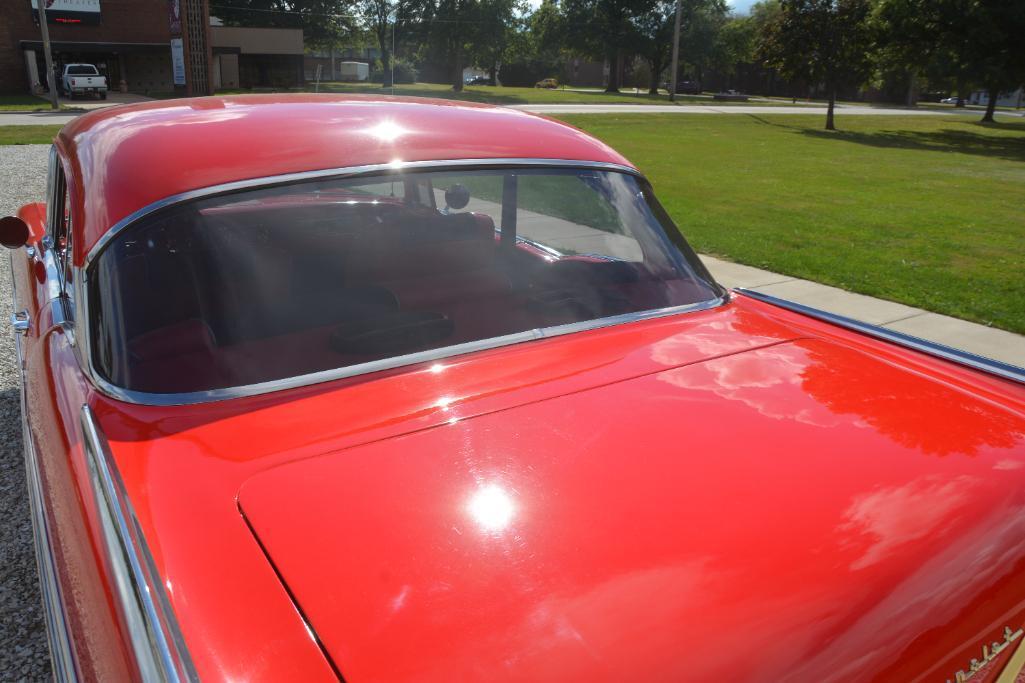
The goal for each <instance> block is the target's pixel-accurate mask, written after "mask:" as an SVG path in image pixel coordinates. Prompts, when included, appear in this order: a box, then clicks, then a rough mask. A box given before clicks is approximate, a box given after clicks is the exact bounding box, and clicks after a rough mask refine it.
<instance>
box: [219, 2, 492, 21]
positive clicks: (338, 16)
mask: <svg viewBox="0 0 1025 683" xmlns="http://www.w3.org/2000/svg"><path fill="white" fill-rule="evenodd" d="M210 9H211V10H214V9H221V10H229V11H232V12H264V13H268V14H288V15H294V16H299V17H302V16H311V17H330V18H332V19H359V20H365V19H366V17H364V16H361V15H358V14H331V13H328V12H296V11H294V10H283V9H263V8H261V7H231V6H228V5H210ZM407 21H411V20H408V19H407ZM417 23H422V24H490V23H491V22H489V21H475V20H472V19H422V20H420V21H419V22H417Z"/></svg>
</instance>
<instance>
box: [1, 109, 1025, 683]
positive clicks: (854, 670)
mask: <svg viewBox="0 0 1025 683" xmlns="http://www.w3.org/2000/svg"><path fill="white" fill-rule="evenodd" d="M50 159H51V160H50V176H49V177H50V183H49V195H48V197H47V201H46V203H45V204H44V203H38V204H30V205H28V206H25V207H23V208H22V209H21V210H20V212H19V215H18V216H17V217H9V218H6V219H4V220H3V221H2V222H0V236H2V238H3V239H2V241H3V243H4V244H5V245H7V246H9V247H11V248H18V247H22V246H24V248H21V249H18V251H16V252H15V253H14V254H13V268H14V281H15V283H16V288H17V305H16V310H18V311H19V313H17V314H16V316H15V320H14V326H15V329H16V330H17V331H18V332H19V333H20V334H19V335H17V338H18V352H19V356H20V358H21V369H22V373H23V385H22V386H23V392H24V393H23V397H24V411H23V414H24V418H25V445H26V457H27V462H28V468H27V470H28V478H29V490H30V497H31V500H32V512H33V522H34V525H35V533H36V542H37V549H38V558H39V569H40V578H41V584H42V592H43V595H44V602H45V614H46V621H47V626H48V632H49V639H50V647H51V652H52V655H53V666H54V670H55V673H56V675H57V678H58V679H59V680H76V679H82V680H104V681H113V680H130V679H136V680H147V681H149V680H154V681H156V680H169V681H184V680H198V679H203V680H207V681H220V680H224V681H231V680H247V681H284V680H289V681H292V680H296V681H319V680H336V679H342V678H344V680H346V681H349V682H350V683H352V682H357V681H469V680H476V681H826V680H830V681H833V680H836V681H913V680H914V681H917V680H921V681H944V680H950V681H955V680H956V681H961V680H966V679H969V678H971V679H972V680H973V681H996V680H999V681H1007V680H1013V679H1014V677H1015V676H1016V675H1017V674H1018V672H1019V671H1020V670H1021V668H1022V663H1023V660H1025V648H1022V647H1019V646H1020V645H1021V643H1022V641H1023V638H1022V634H1023V631H1022V627H1023V625H1025V386H1023V385H1022V383H1023V378H1025V374H1023V372H1022V371H1021V370H1020V369H1018V368H1014V367H1011V366H1007V365H1002V364H999V363H996V362H993V361H989V360H986V359H982V358H978V357H975V356H971V355H968V354H965V353H962V352H959V351H955V350H952V349H948V348H945V347H938V346H934V345H931V344H928V343H926V342H922V341H920V340H915V339H913V338H909V337H905V336H901V335H898V334H896V333H893V332H890V331H887V330H883V329H879V328H875V327H872V326H869V325H864V324H860V323H857V322H854V321H851V320H847V319H844V318H838V317H836V316H832V315H829V314H827V313H823V312H821V311H817V310H814V309H809V308H806V307H803V306H798V305H796V304H792V303H788V302H786V301H782V300H779V299H773V298H771V297H767V296H765V295H761V294H756V293H753V292H727V291H725V290H724V289H723V288H722V287H720V286H719V285H717V284H716V283H715V282H714V281H713V279H712V278H711V277H710V276H709V274H708V272H707V271H706V270H705V268H704V267H703V266H702V264H701V262H700V260H699V259H698V258H697V257H696V256H695V254H694V252H692V251H691V249H690V248H689V247H688V246H687V244H686V243H685V242H684V241H683V238H682V237H681V236H680V232H679V231H678V230H677V228H676V226H674V225H673V223H672V222H671V221H670V219H669V218H668V216H667V215H666V213H665V211H664V210H663V209H662V208H661V206H660V205H659V203H658V202H657V200H656V199H655V197H654V196H653V194H652V190H651V186H650V185H649V184H648V183H647V181H645V179H644V178H643V176H642V175H641V174H640V173H639V172H638V171H637V170H636V169H635V168H634V167H633V166H632V165H631V164H630V163H629V162H628V161H627V160H626V159H624V158H623V157H622V156H620V155H619V154H617V153H616V152H615V151H613V150H612V149H610V148H609V147H607V146H606V145H604V144H603V143H601V142H599V141H597V140H595V139H593V138H591V137H589V136H588V135H586V134H584V133H582V132H580V131H579V130H576V129H574V128H572V127H570V126H567V125H564V124H562V123H559V122H556V121H550V120H547V119H544V118H540V117H537V116H533V115H530V114H526V113H523V112H518V111H510V110H506V109H500V108H492V107H486V106H476V105H467V104H453V103H447V102H433V101H425V100H405V99H401V98H395V99H390V98H382V97H375V98H356V97H344V98H343V97H333V96H281V97H279V96H267V97H262V96H249V97H247V96H240V97H227V98H211V99H193V100H174V101H163V102H150V103H146V104H141V105H133V106H124V107H116V108H112V109H107V110H103V111H99V112H94V113H90V114H86V115H84V116H81V117H79V118H77V119H76V120H75V121H74V122H72V123H70V124H68V125H67V126H65V128H64V129H63V130H62V131H61V133H60V134H59V136H58V137H57V139H56V140H55V142H54V146H53V151H52V155H51V158H50Z"/></svg>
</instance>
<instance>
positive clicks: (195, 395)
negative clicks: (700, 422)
mask: <svg viewBox="0 0 1025 683" xmlns="http://www.w3.org/2000/svg"><path fill="white" fill-rule="evenodd" d="M727 301H729V296H728V295H726V296H722V297H719V298H716V299H710V300H708V301H702V302H699V303H696V304H688V305H686V306H671V307H669V308H657V309H653V310H650V311H640V312H637V313H625V314H623V315H616V316H611V317H608V318H598V319H596V320H585V321H583V322H578V323H569V324H566V325H556V326H553V327H542V328H535V329H532V330H526V331H524V332H517V333H515V334H509V335H505V336H502V337H492V338H491V339H481V340H479V341H473V342H467V343H465V344H456V345H454V346H445V347H442V348H440V349H431V350H429V351H420V352H418V353H410V354H406V355H404V356H395V357H394V358H383V359H381V360H376V361H371V362H369V363H360V364H358V365H350V366H347V367H343V368H336V369H333V370H324V371H322V372H314V373H311V374H308V375H299V376H297V377H288V378H284V379H279V380H273V381H270V382H261V383H259V384H248V385H245V386H240V387H227V388H224V389H211V390H209V391H193V392H187V393H180V394H154V393H148V392H141V391H131V390H128V389H123V388H121V387H118V386H115V385H113V384H111V383H110V382H108V381H106V380H105V379H103V378H102V377H99V376H98V375H94V376H93V378H92V379H93V382H94V383H95V384H96V387H97V388H98V389H99V390H100V391H101V392H102V393H104V394H106V395H107V396H110V397H111V398H115V399H117V400H119V401H126V402H128V403H136V404H139V405H149V406H177V405H189V404H194V403H209V402H211V401H224V400H227V399H232V398H240V397H243V396H255V395H257V394H267V393H270V392H273V391H281V390H283V389H294V388H297V387H304V386H309V385H311V384H320V383H322V382H330V381H333V380H337V379H345V378H347V377H355V376H357V375H366V374H369V373H372V372H380V371H382V370H391V369H394V368H401V367H405V366H407V365H415V364H417V363H425V362H428V361H435V360H441V359H443V358H450V357H452V356H459V355H463V354H466V353H474V352H476V351H484V350H487V349H496V348H499V347H502V346H510V345H512V344H521V343H523V342H528V341H533V340H537V339H548V338H551V337H559V336H562V335H564V334H572V333H574V332H582V331H584V330H596V329H599V328H602V327H611V326H613V325H623V324H626V323H632V322H637V321H639V320H650V319H652V318H662V317H665V316H670V315H677V314H679V313H690V312H695V311H704V310H707V309H710V308H716V307H718V306H722V305H723V304H725V303H726V302H727Z"/></svg>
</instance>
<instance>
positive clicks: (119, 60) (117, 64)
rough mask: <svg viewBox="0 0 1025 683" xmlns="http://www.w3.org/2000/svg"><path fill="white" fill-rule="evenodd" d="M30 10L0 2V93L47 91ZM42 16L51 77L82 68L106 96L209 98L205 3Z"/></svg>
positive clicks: (144, 4)
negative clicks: (91, 71) (100, 78)
mask: <svg viewBox="0 0 1025 683" xmlns="http://www.w3.org/2000/svg"><path fill="white" fill-rule="evenodd" d="M35 7H36V0H0V92H5V93H19V92H22V93H23V92H30V91H32V90H33V89H35V88H38V87H39V86H41V85H44V84H45V83H46V77H45V74H46V66H45V60H44V56H43V49H42V47H43V44H42V36H41V33H40V27H39V23H38V18H37V16H36V10H35ZM46 12H47V25H48V27H49V33H50V44H51V52H52V54H53V61H54V67H55V69H56V70H58V72H59V71H61V70H62V68H63V65H64V64H70V63H76V62H85V63H88V64H94V65H96V67H97V68H98V69H99V71H100V73H102V74H103V75H105V76H106V77H107V82H108V83H109V85H110V87H111V89H112V90H117V89H118V88H119V87H121V85H122V83H123V84H124V86H125V87H126V88H127V89H128V90H130V91H132V92H141V93H148V92H170V91H174V90H179V91H181V92H183V93H184V92H189V93H192V94H206V93H209V92H212V88H213V85H214V84H213V79H212V77H211V63H212V53H211V44H210V31H209V23H210V19H209V17H210V11H209V0H47V10H46ZM176 66H177V68H175V67H176Z"/></svg>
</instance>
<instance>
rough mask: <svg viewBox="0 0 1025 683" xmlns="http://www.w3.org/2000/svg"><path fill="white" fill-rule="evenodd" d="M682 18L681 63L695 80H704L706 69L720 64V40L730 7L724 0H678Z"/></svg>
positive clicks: (700, 81)
mask: <svg viewBox="0 0 1025 683" xmlns="http://www.w3.org/2000/svg"><path fill="white" fill-rule="evenodd" d="M681 1H682V2H683V21H682V24H681V29H680V63H681V64H683V65H685V67H686V70H688V71H690V72H691V73H692V74H693V76H694V78H695V79H696V80H697V81H698V83H704V82H705V79H706V77H707V71H708V70H710V69H713V68H715V67H716V66H717V65H719V64H721V63H722V61H723V59H722V55H721V54H720V52H721V49H722V47H723V45H722V42H721V40H720V38H721V36H722V31H723V27H724V26H725V24H726V22H727V20H728V18H729V12H730V9H729V7H728V6H727V5H726V1H725V0H681Z"/></svg>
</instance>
